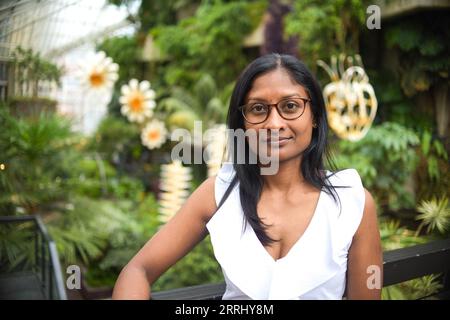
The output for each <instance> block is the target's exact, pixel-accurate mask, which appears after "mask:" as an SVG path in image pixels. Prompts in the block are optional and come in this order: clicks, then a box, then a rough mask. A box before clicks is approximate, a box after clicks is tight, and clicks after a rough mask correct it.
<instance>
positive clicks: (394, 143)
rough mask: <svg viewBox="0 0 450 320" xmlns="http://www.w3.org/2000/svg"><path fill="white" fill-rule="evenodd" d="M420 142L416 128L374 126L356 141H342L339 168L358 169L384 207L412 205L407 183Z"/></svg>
mask: <svg viewBox="0 0 450 320" xmlns="http://www.w3.org/2000/svg"><path fill="white" fill-rule="evenodd" d="M419 142H420V140H419V137H418V136H417V135H416V133H414V131H412V130H410V129H407V128H405V127H403V126H401V125H399V124H396V123H390V122H385V123H383V124H381V125H378V126H373V127H372V128H371V129H370V131H369V132H368V134H367V135H366V137H364V138H363V139H361V140H360V141H358V142H356V143H354V142H349V141H346V140H340V141H339V142H338V143H337V149H338V151H337V156H336V159H335V162H336V165H337V166H338V167H339V168H355V169H357V170H358V172H359V173H360V175H361V177H362V179H363V181H364V184H365V186H366V188H368V189H369V190H371V192H373V193H374V196H375V198H376V199H377V202H378V204H379V205H380V206H382V207H383V208H384V207H387V208H388V209H391V210H396V209H399V208H411V207H414V204H415V201H414V198H413V194H412V193H411V192H408V191H406V190H405V184H406V182H407V181H408V179H409V178H410V177H411V176H412V174H413V172H414V170H415V169H416V166H417V163H418V156H417V154H416V152H415V150H414V148H413V147H415V146H417V145H418V144H419Z"/></svg>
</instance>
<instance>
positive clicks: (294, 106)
mask: <svg viewBox="0 0 450 320" xmlns="http://www.w3.org/2000/svg"><path fill="white" fill-rule="evenodd" d="M300 109H301V106H300V104H299V103H298V102H296V101H285V102H283V104H282V110H283V112H288V113H295V112H298V111H299V110H300Z"/></svg>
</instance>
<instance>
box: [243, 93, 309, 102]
mask: <svg viewBox="0 0 450 320" xmlns="http://www.w3.org/2000/svg"><path fill="white" fill-rule="evenodd" d="M295 96H297V97H299V98H304V97H302V96H301V95H300V94H298V93H293V94H289V95H287V96H283V97H281V100H283V99H287V98H292V97H295ZM250 100H257V101H267V100H266V99H263V98H258V97H250V98H248V101H250Z"/></svg>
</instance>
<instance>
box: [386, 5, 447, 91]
mask: <svg viewBox="0 0 450 320" xmlns="http://www.w3.org/2000/svg"><path fill="white" fill-rule="evenodd" d="M449 30H450V22H449V19H448V14H447V13H446V12H445V11H441V12H433V13H426V12H425V13H422V14H420V15H413V16H407V17H404V18H403V19H397V20H396V21H395V22H393V23H392V24H390V25H389V26H387V28H386V32H385V41H386V44H387V45H388V46H389V47H390V48H394V49H395V50H396V51H397V52H398V55H399V56H398V61H399V68H398V70H397V72H398V73H399V75H400V83H401V86H402V89H403V91H404V92H405V94H406V95H407V96H413V95H414V94H416V93H417V92H420V91H428V90H429V89H430V87H431V86H433V85H435V84H437V83H446V84H447V86H448V83H449V82H448V81H449V80H448V76H449V75H448V70H449V68H450V61H449V59H448V52H449V43H450V31H449Z"/></svg>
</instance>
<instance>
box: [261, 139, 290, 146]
mask: <svg viewBox="0 0 450 320" xmlns="http://www.w3.org/2000/svg"><path fill="white" fill-rule="evenodd" d="M290 140H292V138H287V137H280V138H278V139H275V140H272V139H267V140H264V142H266V143H268V144H278V145H280V146H282V145H285V144H286V143H288V142H289V141H290Z"/></svg>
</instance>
